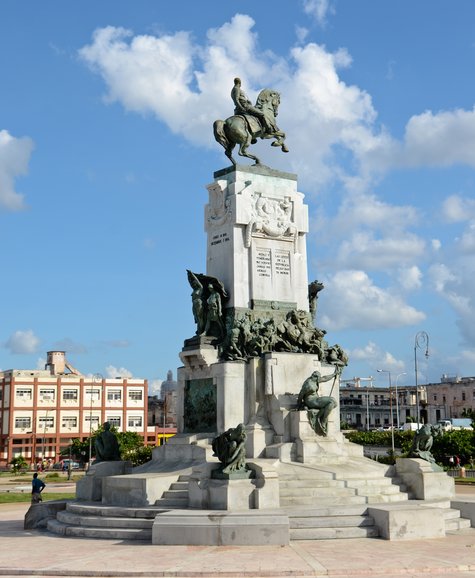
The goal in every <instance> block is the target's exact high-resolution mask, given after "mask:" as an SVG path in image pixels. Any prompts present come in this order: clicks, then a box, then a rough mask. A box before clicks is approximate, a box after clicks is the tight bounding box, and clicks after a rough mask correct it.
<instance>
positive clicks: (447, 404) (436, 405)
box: [426, 375, 475, 420]
mask: <svg viewBox="0 0 475 578" xmlns="http://www.w3.org/2000/svg"><path fill="white" fill-rule="evenodd" d="M426 388H427V405H428V408H430V409H431V410H432V414H433V417H434V419H435V420H439V419H450V418H452V417H455V418H457V417H463V416H462V414H463V412H464V410H465V411H466V410H472V411H475V377H450V376H448V375H443V376H442V377H441V379H440V383H428V384H427V385H426Z"/></svg>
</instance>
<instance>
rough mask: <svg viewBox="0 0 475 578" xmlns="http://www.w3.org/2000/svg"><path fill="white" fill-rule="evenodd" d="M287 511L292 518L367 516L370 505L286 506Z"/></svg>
mask: <svg viewBox="0 0 475 578" xmlns="http://www.w3.org/2000/svg"><path fill="white" fill-rule="evenodd" d="M285 512H286V514H287V516H288V517H289V519H290V518H318V517H326V516H365V515H367V513H368V505H367V504H365V503H360V504H351V505H350V504H346V505H345V504H334V503H331V504H328V505H320V504H319V505H318V506H315V505H314V506H313V507H311V508H303V507H292V506H287V507H285Z"/></svg>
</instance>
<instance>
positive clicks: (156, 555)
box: [0, 504, 475, 578]
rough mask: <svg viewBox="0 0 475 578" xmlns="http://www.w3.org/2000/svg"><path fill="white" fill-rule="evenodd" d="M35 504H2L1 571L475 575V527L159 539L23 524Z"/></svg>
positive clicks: (203, 576)
mask: <svg viewBox="0 0 475 578" xmlns="http://www.w3.org/2000/svg"><path fill="white" fill-rule="evenodd" d="M28 507H29V504H1V505H0V576H19V575H22V576H110V577H113V576H130V577H134V576H160V577H172V576H173V577H200V578H207V577H209V578H213V577H223V578H224V577H233V576H236V577H237V576H244V577H247V576H249V577H251V576H252V577H262V578H264V577H266V578H271V577H275V578H277V577H280V576H300V577H311V576H333V577H339V578H343V577H345V578H350V577H356V576H372V577H376V578H377V577H381V578H383V577H384V578H396V576H397V577H401V576H405V577H413V578H415V577H417V578H419V577H420V578H422V577H428V576H431V577H432V578H434V577H436V578H442V577H444V578H450V577H452V576H454V577H455V578H468V577H469V576H470V577H472V578H475V528H471V529H469V530H466V531H464V533H463V534H457V535H451V536H448V537H447V538H444V539H433V540H417V541H410V542H389V541H386V540H378V539H353V540H324V541H300V542H292V543H291V544H290V546H285V547H277V546H259V547H257V546H246V547H244V546H231V547H224V546H223V547H215V546H213V547H210V546H153V545H151V544H149V543H144V542H130V541H129V542H125V541H120V540H89V539H83V538H63V537H60V536H56V535H52V534H49V533H47V532H42V531H25V530H23V517H24V514H25V512H26V511H27V509H28Z"/></svg>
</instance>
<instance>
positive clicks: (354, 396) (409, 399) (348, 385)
mask: <svg viewBox="0 0 475 578" xmlns="http://www.w3.org/2000/svg"><path fill="white" fill-rule="evenodd" d="M418 394H419V416H420V420H421V422H427V420H428V413H427V407H426V406H427V403H426V401H427V393H426V389H425V386H421V385H419V386H418ZM416 401H417V400H416V388H415V386H398V387H397V394H396V388H395V387H391V390H390V389H389V387H374V385H373V378H359V377H355V378H353V379H352V380H348V381H342V382H341V385H340V420H341V422H342V423H346V424H348V426H349V427H351V428H355V429H368V430H370V429H378V428H381V427H382V428H385V427H386V428H387V427H389V426H391V425H394V426H397V424H398V423H399V425H400V426H401V425H403V424H404V423H406V421H408V419H409V421H410V420H412V421H414V422H416V421H417V405H416ZM391 416H392V417H391ZM398 416H399V419H398Z"/></svg>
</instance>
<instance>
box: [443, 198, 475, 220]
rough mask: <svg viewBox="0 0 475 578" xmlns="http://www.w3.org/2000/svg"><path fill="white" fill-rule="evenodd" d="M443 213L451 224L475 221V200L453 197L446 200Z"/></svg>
mask: <svg viewBox="0 0 475 578" xmlns="http://www.w3.org/2000/svg"><path fill="white" fill-rule="evenodd" d="M442 213H443V215H444V217H445V219H446V220H447V221H449V223H457V222H462V221H468V220H470V219H475V199H469V198H466V197H462V196H460V195H451V196H450V197H448V198H447V199H445V201H444V203H443V206H442Z"/></svg>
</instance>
